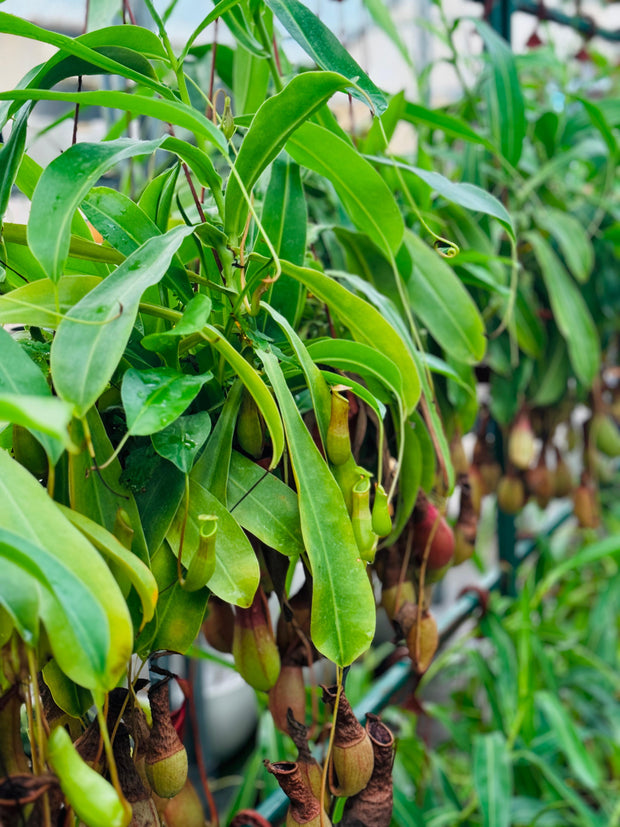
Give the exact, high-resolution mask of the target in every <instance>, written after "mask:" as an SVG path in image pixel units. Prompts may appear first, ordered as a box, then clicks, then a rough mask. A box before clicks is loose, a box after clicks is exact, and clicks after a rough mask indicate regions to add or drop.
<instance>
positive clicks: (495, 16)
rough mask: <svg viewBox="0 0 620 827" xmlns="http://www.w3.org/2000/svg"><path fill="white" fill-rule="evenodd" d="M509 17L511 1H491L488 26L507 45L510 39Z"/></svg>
mask: <svg viewBox="0 0 620 827" xmlns="http://www.w3.org/2000/svg"><path fill="white" fill-rule="evenodd" d="M511 15H512V0H493V5H492V6H491V11H490V13H489V25H490V26H491V28H493V29H494V30H495V31H496V32H497V33H498V34H499V35H501V36H502V37H503V38H504V40H506V41H507V42H508V43H510V37H511V25H510V18H511Z"/></svg>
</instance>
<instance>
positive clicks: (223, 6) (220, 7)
mask: <svg viewBox="0 0 620 827" xmlns="http://www.w3.org/2000/svg"><path fill="white" fill-rule="evenodd" d="M239 2H240V0H218V2H216V3H215V8H214V9H212V10H211V11H210V12H209V14H208V15H207V16H206V17H204V18H203V19H202V20H201V21H200V23H199V24H198V25H197V26H196V28H195V29H194V31H193V32H192V33H191V35H190V36H189V38H188V40H187V42H186V44H185V48H184V49H183V52H182V53H181V56H180V58H179V61H180V62H182V61H183V60H184V59H185V57H187V55H188V53H189V50H190V48H191V46H192V44H193V43H194V41H195V40H196V38H197V37H198V35H199V34H200V33H201V32H203V31H204V30H205V29H206V28H207V26H209V25H210V24H211V23H213V22H215V21H216V20H217V19H218V17H221V16H222V15H223V14H225V13H226V12H227V11H229V10H230V9H232V8H233V6H236V5H238V4H239Z"/></svg>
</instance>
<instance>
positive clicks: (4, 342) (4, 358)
mask: <svg viewBox="0 0 620 827" xmlns="http://www.w3.org/2000/svg"><path fill="white" fill-rule="evenodd" d="M9 394H11V395H16V396H15V397H14V398H13V400H12V402H13V414H14V415H15V416H16V417H18V418H13V417H12V416H11V415H9V414H8V411H9V407H10V405H11V399H10V398H9V399H8V400H7V402H8V406H9V407H7V406H5V413H4V414H2V415H0V419H5V420H6V421H8V422H17V424H19V425H24V426H26V427H27V428H29V429H30V430H31V432H32V434H33V436H35V437H36V438H37V440H38V441H39V442H40V443H41V445H42V446H43V448H44V449H45V452H46V454H47V456H48V457H49V458H50V460H51V462H52V464H56V462H58V460H59V459H60V455H61V454H62V452H63V451H64V449H65V448H69V449H72V448H73V447H74V446H73V444H72V442H71V440H70V438H69V432H68V429H67V426H68V424H69V422H70V420H71V412H70V411H66V410H65V411H63V409H62V407H60V406H58V405H57V404H56V403H57V402H60V401H61V400H59V399H54V400H52V392H51V390H50V388H49V385H48V384H47V382H46V380H45V377H44V376H43V373H42V372H41V370H40V369H39V368H38V367H37V365H35V363H34V362H33V361H32V359H30V357H29V356H28V355H27V353H26V352H25V350H23V348H22V347H21V346H20V345H19V344H18V342H16V341H15V340H14V339H13V337H12V336H11V334H10V333H8V332H7V331H6V330H3V329H2V328H0V396H1V397H2V398H3V399H4V398H5V397H7V396H8V395H9ZM39 403H41V407H39ZM50 403H51V404H50ZM15 406H16V407H15ZM48 414H49V417H50V420H51V421H49V422H48V418H47V417H48ZM67 414H68V418H67ZM28 419H29V420H30V422H27V421H26V420H28ZM41 426H43V427H41ZM50 428H51V430H50Z"/></svg>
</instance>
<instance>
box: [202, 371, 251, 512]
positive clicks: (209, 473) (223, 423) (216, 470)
mask: <svg viewBox="0 0 620 827" xmlns="http://www.w3.org/2000/svg"><path fill="white" fill-rule="evenodd" d="M242 396H243V383H242V382H241V381H240V380H237V381H236V382H233V384H232V387H231V388H230V390H229V391H228V396H227V397H226V401H225V402H224V407H223V408H222V410H221V412H220V415H219V417H218V419H217V422H216V424H215V428H214V429H213V431H212V432H211V436H210V437H209V441H208V442H207V444H206V446H205V449H204V451H203V452H202V454H201V455H200V457H199V459H198V462H197V463H196V465H195V466H194V468H193V469H192V478H193V479H194V480H195V481H196V482H197V483H199V484H200V485H202V487H203V488H206V489H207V490H208V491H210V492H211V494H213V495H214V496H215V497H217V499H218V500H219V501H220V502H221V503H222V505H228V500H227V486H228V470H229V467H230V457H231V454H232V444H233V436H234V433H235V425H236V423H237V417H238V414H239V407H240V405H241V399H242Z"/></svg>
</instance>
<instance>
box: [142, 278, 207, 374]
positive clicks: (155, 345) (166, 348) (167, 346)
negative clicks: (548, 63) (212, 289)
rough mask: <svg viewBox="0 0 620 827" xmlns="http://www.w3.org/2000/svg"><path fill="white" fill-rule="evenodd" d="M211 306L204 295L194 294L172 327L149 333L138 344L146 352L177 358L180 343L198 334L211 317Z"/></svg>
mask: <svg viewBox="0 0 620 827" xmlns="http://www.w3.org/2000/svg"><path fill="white" fill-rule="evenodd" d="M211 306H212V305H211V299H210V298H209V297H208V296H205V295H204V293H196V294H195V295H194V298H193V299H190V300H189V301H188V303H187V304H186V306H185V310H184V311H183V316H182V317H181V319H180V320H179V321H178V322H177V323H176V324H175V326H174V327H171V328H170V329H169V330H162V331H161V333H149V335H148V336H145V337H144V339H142V341H141V342H140V344H141V345H142V347H143V348H145V349H146V350H151V351H154V352H155V353H163V354H166V353H167V352H170V351H172V352H173V353H174V355H175V356H177V354H178V350H179V345H180V344H181V341H182V340H183V339H184V338H186V337H188V336H191V335H192V334H193V333H198V332H199V331H200V330H202V328H203V327H204V326H205V324H206V323H207V319H208V318H209V316H210V315H211ZM175 361H176V360H175Z"/></svg>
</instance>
